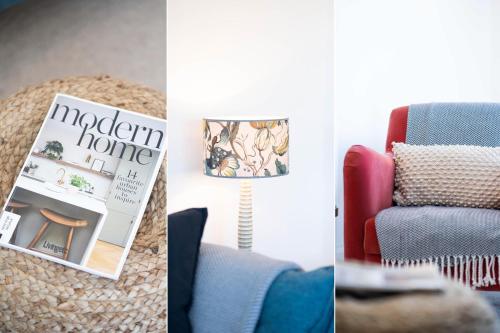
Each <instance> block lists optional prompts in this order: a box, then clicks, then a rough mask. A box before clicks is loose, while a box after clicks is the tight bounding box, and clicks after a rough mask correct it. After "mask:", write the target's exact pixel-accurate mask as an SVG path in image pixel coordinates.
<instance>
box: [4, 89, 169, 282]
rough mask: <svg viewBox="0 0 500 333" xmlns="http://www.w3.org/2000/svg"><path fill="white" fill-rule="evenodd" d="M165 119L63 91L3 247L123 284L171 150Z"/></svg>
mask: <svg viewBox="0 0 500 333" xmlns="http://www.w3.org/2000/svg"><path fill="white" fill-rule="evenodd" d="M166 124H167V122H166V120H165V119H159V118H155V117H151V116H146V115H143V114H139V113H135V112H132V111H127V110H123V109H120V108H115V107H111V106H107V105H103V104H99V103H94V102H91V101H87V100H83V99H80V98H77V97H73V96H68V95H64V94H57V95H56V96H55V98H54V100H53V102H52V104H51V106H50V108H49V110H48V113H47V115H46V117H45V120H44V121H43V124H42V127H41V128H40V131H39V132H38V135H37V137H36V140H35V142H34V143H33V146H32V147H31V150H30V152H29V155H28V157H27V158H26V160H25V161H24V164H23V167H22V169H21V172H20V173H19V175H18V176H17V178H16V181H15V183H14V186H13V188H12V190H11V192H10V194H9V196H8V198H7V200H6V202H5V204H4V207H3V210H2V211H1V215H0V246H3V247H7V248H10V249H15V250H18V251H21V252H24V253H28V254H31V255H34V256H37V257H40V258H43V259H47V260H52V261H55V262H57V263H60V264H63V265H66V266H70V267H72V268H76V269H80V270H83V271H86V272H89V273H92V274H96V275H99V276H102V277H107V278H111V279H115V280H116V279H118V278H119V276H120V273H121V271H122V268H123V265H124V263H125V260H126V258H127V255H128V252H129V250H130V247H131V245H132V242H133V240H134V237H135V234H136V232H137V230H138V228H139V225H140V222H141V219H142V216H143V214H144V210H145V208H146V205H147V202H148V199H149V196H150V194H151V191H152V188H153V185H154V182H155V180H156V176H157V174H158V171H159V169H160V166H161V163H162V160H163V159H164V156H165V151H166V127H167V125H166Z"/></svg>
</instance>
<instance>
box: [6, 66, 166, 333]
mask: <svg viewBox="0 0 500 333" xmlns="http://www.w3.org/2000/svg"><path fill="white" fill-rule="evenodd" d="M58 92H61V93H66V94H70V95H74V96H78V97H81V98H85V99H89V100H92V101H95V102H100V103H105V104H109V105H113V106H116V107H121V108H124V109H128V110H132V111H136V112H142V113H145V114H149V115H152V116H156V117H161V118H165V113H166V112H165V110H166V106H165V97H164V95H163V94H161V93H159V92H157V91H154V90H152V89H149V88H146V87H143V86H139V85H136V84H131V83H127V82H124V81H120V80H115V79H112V78H110V77H108V76H101V77H73V78H67V79H62V80H53V81H48V82H45V83H43V84H40V85H38V86H33V87H29V88H26V89H23V90H21V91H20V92H18V93H17V94H15V95H13V96H10V97H8V98H7V99H4V100H1V101H0V165H1V166H2V168H1V173H0V204H1V205H2V206H3V204H4V202H5V200H6V198H7V196H8V194H9V192H10V190H11V188H12V185H13V184H14V180H15V178H16V175H17V174H18V173H19V171H20V168H21V166H22V164H23V162H24V160H25V158H26V156H27V154H28V152H29V149H30V147H31V145H32V143H33V141H34V140H35V137H36V134H37V132H38V130H39V129H40V126H41V124H42V120H43V119H44V117H45V115H46V113H47V112H48V109H49V106H50V103H51V101H52V99H53V98H54V95H55V94H56V93H58ZM166 260H167V258H166V174H165V163H164V164H163V166H162V168H161V170H160V173H159V175H158V179H157V181H156V183H155V186H154V188H153V192H152V194H151V198H150V200H149V203H148V206H147V208H146V212H145V213H144V217H143V219H142V222H141V225H140V228H139V232H138V234H137V236H136V238H135V241H134V243H133V245H132V249H131V250H130V254H129V255H128V259H127V261H126V263H125V267H124V269H123V272H122V274H121V277H120V279H119V280H118V281H113V280H110V279H105V278H99V277H96V276H93V275H91V274H88V273H85V272H82V271H79V270H75V269H72V268H67V267H65V266H62V265H59V264H56V263H53V262H51V261H48V260H43V259H39V258H36V257H34V256H31V255H27V254H22V253H20V252H17V251H14V250H9V249H5V248H0V332H165V330H166Z"/></svg>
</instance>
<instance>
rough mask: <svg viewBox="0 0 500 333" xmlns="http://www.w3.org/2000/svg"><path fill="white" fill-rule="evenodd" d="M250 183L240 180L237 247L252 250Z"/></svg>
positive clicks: (247, 180)
mask: <svg viewBox="0 0 500 333" xmlns="http://www.w3.org/2000/svg"><path fill="white" fill-rule="evenodd" d="M252 233H253V227H252V183H251V181H250V179H242V180H241V181H240V210H239V215H238V249H240V250H245V251H251V250H252Z"/></svg>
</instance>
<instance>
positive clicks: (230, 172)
mask: <svg viewBox="0 0 500 333" xmlns="http://www.w3.org/2000/svg"><path fill="white" fill-rule="evenodd" d="M239 167H240V165H239V163H238V160H237V159H236V158H235V157H234V156H229V157H226V158H225V159H223V160H222V162H221V164H220V166H219V167H218V168H217V169H218V172H219V176H224V177H236V169H238V168H239Z"/></svg>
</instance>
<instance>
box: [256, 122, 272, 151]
mask: <svg viewBox="0 0 500 333" xmlns="http://www.w3.org/2000/svg"><path fill="white" fill-rule="evenodd" d="M271 138H272V135H271V131H270V130H269V128H267V127H264V128H261V129H259V130H258V131H257V134H256V135H255V141H254V144H255V148H256V149H257V150H259V151H263V150H266V149H267V147H269V144H270V143H271Z"/></svg>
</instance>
